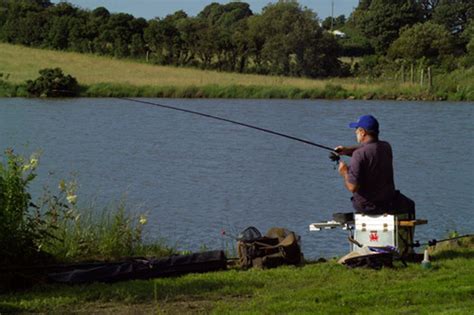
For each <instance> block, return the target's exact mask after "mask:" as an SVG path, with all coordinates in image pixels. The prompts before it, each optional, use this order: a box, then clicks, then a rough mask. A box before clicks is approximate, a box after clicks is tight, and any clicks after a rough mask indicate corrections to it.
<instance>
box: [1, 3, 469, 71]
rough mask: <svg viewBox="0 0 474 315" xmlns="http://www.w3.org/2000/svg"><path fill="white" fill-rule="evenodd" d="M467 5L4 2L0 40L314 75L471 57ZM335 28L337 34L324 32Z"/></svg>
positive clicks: (153, 60)
mask: <svg viewBox="0 0 474 315" xmlns="http://www.w3.org/2000/svg"><path fill="white" fill-rule="evenodd" d="M473 12H474V2H472V1H471V0H361V1H359V5H358V6H357V8H356V9H355V10H354V12H352V14H351V15H350V16H349V17H348V18H347V19H346V17H345V16H339V17H337V18H334V19H333V18H330V17H329V18H327V19H325V20H323V21H321V20H320V19H319V18H318V16H317V14H316V13H315V12H313V11H312V10H310V9H308V8H303V7H301V5H299V4H298V2H297V1H294V0H280V1H277V2H275V3H270V4H268V5H267V6H266V7H265V8H264V9H263V10H262V12H261V13H259V14H255V13H254V12H252V11H251V10H250V6H249V4H247V3H245V2H230V3H227V4H218V3H211V4H209V5H207V6H206V7H204V8H203V10H202V11H201V12H200V13H199V14H197V16H188V15H187V14H186V13H185V12H184V11H177V12H175V13H174V14H170V15H168V16H166V17H164V18H154V19H151V20H146V19H144V18H135V17H134V16H132V15H130V14H126V13H110V12H109V11H108V10H107V9H106V8H104V7H98V8H96V9H95V10H84V9H80V8H78V7H75V6H74V5H72V4H70V3H67V2H60V3H58V4H53V3H51V2H50V1H49V0H3V1H1V2H0V40H1V41H3V42H8V43H14V44H22V45H27V46H35V47H44V48H51V49H57V50H67V51H76V52H81V53H93V54H100V55H109V56H114V57H119V58H140V59H146V60H147V61H148V62H151V63H156V64H161V65H174V66H192V67H199V68H202V69H217V70H222V71H234V72H240V73H259V74H271V75H286V76H303V77H313V78H314V77H329V76H343V75H348V74H349V73H350V69H349V68H348V66H347V65H346V64H343V63H341V61H340V58H339V57H340V56H349V57H354V56H370V57H367V58H365V60H363V62H362V63H361V65H362V66H364V64H365V67H366V68H367V69H369V68H370V69H372V68H377V67H376V66H378V65H380V64H383V63H390V64H395V63H396V61H397V60H408V61H410V62H413V61H417V60H420V59H423V60H424V61H425V62H426V63H433V64H436V63H437V64H446V63H448V64H449V63H451V65H452V67H455V66H458V63H459V62H461V61H462V63H463V64H464V65H466V64H467V65H469V64H470V65H472V60H474V57H473V56H474V41H473V38H474V24H473V22H472V20H473V19H472V16H473ZM336 28H337V29H340V30H342V31H343V32H344V33H345V36H344V37H337V36H335V35H333V34H332V33H331V30H334V29H336ZM374 60H375V61H374ZM460 60H461V61H460ZM357 70H358V69H357V67H355V68H353V69H352V71H353V72H357Z"/></svg>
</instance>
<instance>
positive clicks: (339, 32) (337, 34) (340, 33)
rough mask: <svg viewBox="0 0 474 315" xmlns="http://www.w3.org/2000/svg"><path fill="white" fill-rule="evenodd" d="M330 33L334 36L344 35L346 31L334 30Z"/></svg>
mask: <svg viewBox="0 0 474 315" xmlns="http://www.w3.org/2000/svg"><path fill="white" fill-rule="evenodd" d="M331 33H332V34H333V35H334V36H336V37H346V33H343V32H341V31H338V30H334V31H332V32H331Z"/></svg>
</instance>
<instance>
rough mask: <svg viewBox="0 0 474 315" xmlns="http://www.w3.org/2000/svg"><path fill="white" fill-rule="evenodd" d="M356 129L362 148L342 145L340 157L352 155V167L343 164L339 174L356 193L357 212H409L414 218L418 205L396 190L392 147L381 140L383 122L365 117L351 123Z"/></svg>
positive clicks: (353, 201) (354, 200)
mask: <svg viewBox="0 0 474 315" xmlns="http://www.w3.org/2000/svg"><path fill="white" fill-rule="evenodd" d="M349 127H350V128H354V129H355V134H356V138H357V142H358V143H359V145H358V146H353V147H344V146H338V147H336V148H335V149H334V150H335V151H336V152H337V153H338V154H340V155H347V156H351V161H350V165H349V166H348V165H347V164H346V163H345V162H344V161H342V160H341V161H340V162H339V168H338V170H339V174H340V175H341V176H342V178H343V179H344V185H345V187H346V188H347V189H348V190H349V191H350V192H352V194H353V195H352V198H351V200H352V205H353V207H354V209H355V210H356V212H360V213H365V214H383V213H391V214H400V213H407V214H409V216H410V217H414V214H415V203H414V202H413V201H412V200H410V199H408V198H407V197H405V196H403V195H402V194H400V192H399V191H396V190H395V184H394V180H393V164H392V148H391V146H390V144H389V143H388V142H386V141H381V140H379V123H378V121H377V119H376V118H375V117H374V116H372V115H364V116H361V117H360V118H359V120H358V121H357V122H353V123H350V124H349Z"/></svg>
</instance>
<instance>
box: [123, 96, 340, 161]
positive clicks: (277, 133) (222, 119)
mask: <svg viewBox="0 0 474 315" xmlns="http://www.w3.org/2000/svg"><path fill="white" fill-rule="evenodd" d="M118 99H120V100H127V101H131V102H136V103H142V104H148V105H153V106H157V107H161V108H166V109H171V110H176V111H180V112H185V113H190V114H194V115H199V116H203V117H207V118H211V119H216V120H221V121H226V122H229V123H231V124H235V125H239V126H243V127H247V128H251V129H255V130H258V131H262V132H266V133H270V134H273V135H276V136H280V137H284V138H288V139H291V140H295V141H299V142H303V143H306V144H309V145H312V146H315V147H318V148H321V149H324V150H328V151H330V152H331V153H330V156H329V157H330V159H331V160H333V161H336V162H337V161H338V160H339V154H337V153H336V151H334V149H333V148H330V147H328V146H325V145H322V144H318V143H315V142H313V141H309V140H305V139H301V138H297V137H293V136H290V135H286V134H284V133H281V132H276V131H273V130H270V129H265V128H261V127H257V126H253V125H249V124H245V123H241V122H238V121H235V120H231V119H227V118H222V117H218V116H214V115H209V114H204V113H200V112H196V111H193V110H189V109H183V108H179V107H174V106H169V105H163V104H158V103H152V102H148V101H142V100H136V99H133V98H127V97H118Z"/></svg>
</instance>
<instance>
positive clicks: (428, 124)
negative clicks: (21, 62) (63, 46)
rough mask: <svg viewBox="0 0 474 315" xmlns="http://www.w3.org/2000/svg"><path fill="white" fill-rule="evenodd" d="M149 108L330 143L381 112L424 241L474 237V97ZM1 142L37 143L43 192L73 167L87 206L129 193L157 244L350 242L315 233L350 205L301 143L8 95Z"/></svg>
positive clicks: (21, 147)
mask: <svg viewBox="0 0 474 315" xmlns="http://www.w3.org/2000/svg"><path fill="white" fill-rule="evenodd" d="M150 101H152V102H158V103H162V104H167V105H172V106H179V107H182V108H186V109H191V110H196V111H201V112H204V113H208V114H212V115H216V116H221V117H225V118H228V119H232V120H237V121H241V122H245V123H248V124H253V125H257V126H260V127H262V128H267V129H271V130H275V131H278V132H281V133H286V134H290V135H293V136H295V137H299V138H304V139H308V140H310V141H314V142H317V143H320V144H323V145H327V146H331V147H332V146H336V145H339V144H352V143H353V142H354V141H355V140H354V133H353V131H352V130H351V129H349V128H347V123H348V122H350V121H353V120H354V119H356V118H357V117H358V116H360V115H362V114H366V113H372V114H373V115H374V116H376V117H377V118H378V119H379V121H380V123H381V138H382V139H384V140H387V141H389V142H390V143H391V144H392V147H393V150H394V155H395V156H394V164H395V180H396V185H397V187H398V188H399V189H400V190H401V191H402V192H403V193H404V194H406V195H408V196H409V197H411V198H412V199H414V200H415V201H416V203H417V214H418V217H419V218H426V219H428V220H429V224H428V225H425V226H421V227H419V228H418V229H417V237H416V238H417V239H421V240H422V241H425V240H427V239H431V238H441V237H444V236H446V233H447V231H452V230H457V231H459V232H461V233H472V232H473V231H474V220H473V219H472V217H471V215H472V208H473V196H474V191H473V188H472V187H473V186H472V183H471V181H472V178H473V175H474V173H473V170H472V164H473V162H474V158H473V147H474V143H473V141H474V140H473V138H474V132H473V119H472V114H473V112H474V107H473V103H448V102H443V103H429V102H377V101H320V100H318V101H314V100H313V101H311V100H305V101H289V100H176V99H173V100H171V99H150ZM0 147H1V148H6V147H14V148H15V149H16V151H17V152H25V153H31V152H32V151H35V150H37V149H42V151H43V154H42V159H41V167H40V172H41V173H40V177H39V179H38V180H37V183H36V186H35V187H34V189H35V191H36V192H39V191H40V190H41V187H42V186H43V185H44V184H46V183H50V184H51V186H53V187H55V185H56V184H54V183H55V182H57V180H58V179H59V178H65V177H70V174H71V173H76V174H77V175H76V176H77V179H78V182H79V183H80V191H79V193H80V198H81V199H82V200H83V201H84V200H94V203H95V204H96V205H97V206H98V207H101V206H103V205H105V204H107V203H110V202H111V201H114V200H118V199H120V198H122V197H123V195H124V194H125V195H126V199H127V201H128V203H129V204H131V205H137V208H139V209H140V210H142V211H147V212H148V213H149V224H148V230H147V232H148V235H149V237H164V238H166V239H167V240H168V242H169V243H170V244H171V245H174V244H177V245H178V246H179V247H180V248H182V249H191V250H197V249H199V248H201V247H202V246H203V245H205V246H207V247H208V248H223V247H226V246H227V247H230V243H231V242H232V241H231V240H230V239H223V236H221V234H220V231H221V230H222V229H224V230H226V231H227V232H228V233H230V234H237V233H238V232H239V231H240V230H242V229H243V228H245V227H247V226H250V225H253V226H256V227H257V228H258V229H260V230H261V231H262V232H265V231H266V230H267V229H268V228H270V227H272V226H283V227H287V228H289V229H291V230H294V231H296V232H297V233H299V234H300V235H302V240H303V250H304V252H305V255H306V256H307V257H319V256H333V255H340V254H343V253H345V252H346V251H347V250H348V248H349V245H348V243H347V241H346V236H347V235H346V232H345V231H341V230H331V231H323V232H311V233H310V232H309V231H308V224H309V223H311V222H315V221H321V220H328V219H331V215H332V213H333V212H346V211H351V206H350V202H349V197H350V194H349V193H348V192H347V191H345V189H344V188H343V185H342V181H341V179H340V178H339V176H338V175H337V171H336V170H334V167H333V164H332V163H331V162H330V161H329V159H328V157H327V155H328V154H327V153H328V152H327V151H325V150H321V149H319V148H315V147H312V146H309V145H305V144H303V143H299V142H295V141H291V140H288V139H285V138H281V137H277V136H275V135H270V134H266V133H262V132H258V131H255V130H251V129H247V128H244V127H241V126H237V125H232V124H229V123H226V122H222V121H215V120H210V119H207V118H203V117H198V116H194V115H190V114H186V113H181V112H175V111H170V110H166V109H160V108H157V107H153V106H147V105H143V104H136V103H130V102H127V101H123V100H118V99H72V100H31V99H0ZM49 173H52V175H51V174H49ZM226 244H229V245H226Z"/></svg>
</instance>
